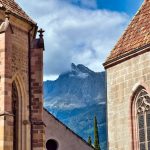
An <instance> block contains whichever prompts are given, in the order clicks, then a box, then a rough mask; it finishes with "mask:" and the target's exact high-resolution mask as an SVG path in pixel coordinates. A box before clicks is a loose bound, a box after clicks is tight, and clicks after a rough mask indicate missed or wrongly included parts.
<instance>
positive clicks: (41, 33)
mask: <svg viewBox="0 0 150 150" xmlns="http://www.w3.org/2000/svg"><path fill="white" fill-rule="evenodd" d="M38 32H39V33H40V34H39V37H40V38H43V33H44V32H45V31H44V30H43V29H42V28H41V29H40V30H39V31H38Z"/></svg>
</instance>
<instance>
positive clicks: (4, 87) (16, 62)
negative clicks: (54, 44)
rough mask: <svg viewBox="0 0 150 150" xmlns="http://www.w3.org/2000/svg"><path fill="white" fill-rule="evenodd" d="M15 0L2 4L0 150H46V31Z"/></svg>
mask: <svg viewBox="0 0 150 150" xmlns="http://www.w3.org/2000/svg"><path fill="white" fill-rule="evenodd" d="M37 29H38V27H37V25H36V23H35V22H34V21H33V20H32V19H31V18H30V17H29V16H28V15H27V14H26V13H25V12H24V11H23V10H22V9H21V8H20V7H19V5H18V4H17V3H16V2H15V0H1V1H0V150H44V149H45V148H44V147H45V144H44V143H45V125H44V123H43V117H42V116H43V97H42V96H43V89H42V86H43V50H44V40H43V30H39V38H37V39H36V34H37Z"/></svg>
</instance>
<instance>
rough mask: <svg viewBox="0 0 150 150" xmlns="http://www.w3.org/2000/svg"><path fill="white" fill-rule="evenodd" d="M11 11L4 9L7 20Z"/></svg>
mask: <svg viewBox="0 0 150 150" xmlns="http://www.w3.org/2000/svg"><path fill="white" fill-rule="evenodd" d="M10 14H11V12H10V11H9V10H6V11H5V18H7V19H8V20H9V18H10Z"/></svg>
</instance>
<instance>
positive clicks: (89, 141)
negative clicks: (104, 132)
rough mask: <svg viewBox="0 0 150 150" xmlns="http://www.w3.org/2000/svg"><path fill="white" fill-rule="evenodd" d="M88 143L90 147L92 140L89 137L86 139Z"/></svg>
mask: <svg viewBox="0 0 150 150" xmlns="http://www.w3.org/2000/svg"><path fill="white" fill-rule="evenodd" d="M88 143H89V144H90V145H91V146H92V139H91V136H89V138H88Z"/></svg>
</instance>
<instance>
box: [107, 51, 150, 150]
mask: <svg viewBox="0 0 150 150" xmlns="http://www.w3.org/2000/svg"><path fill="white" fill-rule="evenodd" d="M106 71H107V117H108V118H107V120H108V149H109V150H133V139H132V121H131V118H132V117H131V103H132V99H131V97H132V95H133V92H134V91H135V89H136V88H137V86H138V85H143V86H146V87H147V89H150V52H146V53H144V54H141V55H139V56H136V57H134V58H132V59H129V60H127V61H125V62H122V63H120V64H118V65H115V66H113V67H111V68H108V69H107V70H106Z"/></svg>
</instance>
